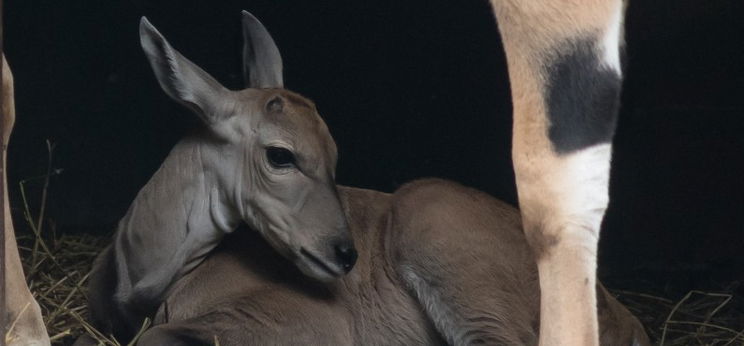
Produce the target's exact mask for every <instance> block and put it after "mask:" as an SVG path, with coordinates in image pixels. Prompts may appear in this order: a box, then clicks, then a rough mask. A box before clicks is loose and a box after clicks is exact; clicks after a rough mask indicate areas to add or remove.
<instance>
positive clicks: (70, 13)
mask: <svg viewBox="0 0 744 346" xmlns="http://www.w3.org/2000/svg"><path fill="white" fill-rule="evenodd" d="M242 9H246V10H249V11H251V12H253V13H254V14H255V15H256V16H257V17H258V18H260V19H261V20H262V21H263V23H264V24H265V25H266V26H267V28H268V29H269V31H270V32H271V33H272V35H273V36H274V38H275V40H276V42H277V44H278V46H279V48H280V50H281V51H282V54H283V58H284V63H285V82H286V83H285V84H286V85H287V87H288V88H290V89H292V90H295V91H297V92H300V93H302V94H304V95H306V96H308V97H310V98H311V99H314V100H315V101H316V103H317V104H318V107H319V109H320V112H321V114H322V115H323V116H324V118H325V120H326V121H327V123H328V125H329V127H330V129H331V132H332V133H333V135H334V137H335V139H336V141H337V143H338V146H339V153H340V161H339V166H338V181H339V183H342V184H347V185H354V186H359V187H368V188H374V189H379V190H383V191H392V190H394V189H395V188H396V187H398V186H400V185H401V184H403V183H405V182H407V181H410V180H412V179H415V178H418V177H426V176H435V177H445V178H449V179H453V180H455V181H458V182H461V183H464V184H466V185H470V186H474V187H477V188H479V189H481V190H484V191H486V192H489V193H491V194H493V195H495V196H497V197H499V198H501V199H504V200H506V201H508V202H510V203H512V204H515V203H516V197H515V196H516V193H515V187H514V176H513V172H512V168H511V163H510V141H511V139H510V132H511V131H510V130H511V114H510V113H511V105H510V102H509V85H508V79H507V74H506V66H505V61H504V56H503V52H502V48H501V45H500V41H499V37H498V32H497V29H496V25H495V21H494V19H493V18H492V14H491V10H490V7H489V5H488V3H487V1H486V0H472V1H443V0H427V1H424V0H406V1H362V0H337V1H322V2H314V1H289V0H287V1H274V0H266V1H235V0H231V1H214V2H208V1H194V0H189V1H184V0H178V1H175V0H168V1H152V0H131V1H100V0H89V1H83V0H78V1H58V0H6V1H5V23H6V24H5V25H6V26H5V33H6V37H5V39H6V41H5V47H6V54H7V57H8V60H9V62H10V65H11V67H12V69H13V71H14V73H15V78H16V100H17V114H18V116H17V117H18V119H17V123H16V129H15V132H14V135H13V141H12V143H11V147H10V156H9V162H10V164H9V165H10V167H9V169H10V184H11V192H12V193H13V195H12V202H11V203H12V205H13V206H15V207H17V209H16V210H15V211H14V213H15V215H14V216H16V217H17V219H16V222H17V224H20V223H21V222H22V221H21V218H20V215H21V214H20V211H19V210H18V207H19V206H20V201H19V199H18V188H17V182H18V181H19V180H20V179H25V178H29V177H34V176H38V175H41V174H44V172H45V171H46V162H47V153H46V146H45V143H44V141H45V140H46V139H51V140H52V141H54V142H55V143H56V144H57V150H56V151H55V157H54V161H53V166H54V167H56V168H63V169H64V171H63V173H62V174H61V175H58V176H55V177H54V178H53V179H52V182H51V186H50V190H49V203H48V208H49V210H48V215H49V217H50V218H51V219H52V220H53V221H54V224H56V229H57V232H60V233H64V232H68V233H72V232H96V233H99V234H106V233H107V232H110V231H111V230H112V229H113V227H114V225H115V222H116V221H117V220H118V218H120V217H121V216H122V215H123V214H124V212H125V211H126V208H127V207H128V205H129V203H130V202H131V200H132V199H133V198H134V196H135V194H136V192H137V191H138V189H139V188H140V187H141V186H142V185H143V184H144V183H145V182H146V181H147V179H148V178H149V177H150V175H151V174H152V173H153V172H154V171H155V170H156V169H157V167H158V165H159V164H160V162H161V161H162V160H163V158H164V157H165V155H167V153H168V151H169V150H170V148H171V147H172V146H173V144H174V143H175V142H176V141H177V140H178V139H179V138H180V137H181V136H182V135H183V134H184V133H185V132H186V131H187V130H188V129H189V128H191V127H193V126H198V122H197V121H196V119H195V117H194V116H192V115H191V114H189V113H188V112H187V111H186V110H184V109H182V108H180V107H179V106H177V105H176V104H175V103H174V102H171V101H170V100H169V99H168V98H167V96H166V95H165V94H164V93H163V92H162V91H161V90H160V89H159V87H158V85H157V83H156V81H155V79H154V77H153V75H152V72H151V71H150V68H149V65H147V62H146V60H145V58H144V55H143V54H142V52H141V49H140V47H139V37H138V22H139V17H140V16H142V15H146V16H148V17H149V19H150V20H151V22H152V23H153V24H154V25H155V26H157V27H158V28H159V29H160V31H161V32H162V33H163V34H164V35H165V36H166V37H167V38H168V39H169V40H170V42H171V43H172V44H173V46H174V47H175V48H176V49H178V50H180V51H181V52H182V53H183V54H184V55H185V56H187V57H189V58H190V59H192V60H193V61H194V62H196V63H197V64H199V65H200V66H202V67H203V68H204V69H205V70H206V71H208V72H209V73H211V74H213V75H214V76H215V77H216V78H217V79H218V80H220V81H221V82H222V83H224V84H225V85H226V86H228V87H230V88H239V87H240V86H241V85H242V81H241V73H240V43H241V36H240V31H239V29H240V10H242ZM743 13H744V2H742V1H741V0H730V1H723V0H720V1H719V0H716V1H706V0H697V1H692V0H675V1H644V0H636V1H633V2H631V4H630V6H629V8H628V13H627V19H626V23H627V25H626V40H627V49H626V53H627V60H626V68H625V71H626V80H625V83H624V92H623V101H622V111H621V117H620V123H619V128H618V131H617V135H616V140H615V147H614V150H615V154H614V161H613V169H612V182H611V199H612V201H611V204H610V208H609V211H608V213H607V217H606V222H605V225H604V228H603V231H602V239H601V247H600V273H601V274H602V276H603V277H605V278H606V279H607V280H609V281H611V282H612V283H611V286H620V287H626V286H627V287H635V288H640V289H644V288H649V287H651V286H654V287H666V288H667V289H669V287H671V290H673V291H679V292H685V291H686V290H687V289H691V288H701V289H731V290H737V289H738V290H742V286H741V285H740V284H739V282H738V280H740V279H742V278H744V270H743V269H742V268H744V254H743V252H744V136H743V135H742V134H743V133H744V68H743V67H742V66H744V37H742V35H743V34H744V20H742V19H741V18H742V14H743ZM29 184H30V190H29V194H30V196H31V200H32V203H34V204H33V205H34V208H35V203H38V202H37V201H38V196H39V192H40V187H41V181H40V180H36V181H34V182H32V183H29Z"/></svg>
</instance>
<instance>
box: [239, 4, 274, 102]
mask: <svg viewBox="0 0 744 346" xmlns="http://www.w3.org/2000/svg"><path fill="white" fill-rule="evenodd" d="M243 78H244V80H245V84H246V87H247V88H259V89H260V88H283V87H284V76H283V74H282V56H281V55H280V54H279V48H277V47H276V44H275V43H274V39H273V38H271V35H269V32H268V31H267V30H266V28H265V27H264V26H263V24H261V22H260V21H259V20H258V19H257V18H256V17H254V16H253V15H252V14H250V13H249V12H248V11H243Z"/></svg>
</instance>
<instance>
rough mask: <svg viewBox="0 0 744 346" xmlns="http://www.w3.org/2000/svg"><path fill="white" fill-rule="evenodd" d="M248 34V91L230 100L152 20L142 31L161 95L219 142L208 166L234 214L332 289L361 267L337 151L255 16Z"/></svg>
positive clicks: (247, 20) (247, 22)
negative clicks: (340, 188) (339, 184)
mask: <svg viewBox="0 0 744 346" xmlns="http://www.w3.org/2000/svg"><path fill="white" fill-rule="evenodd" d="M243 32H244V38H245V43H244V48H243V55H244V56H243V58H244V74H245V77H246V83H247V89H244V90H240V91H232V90H228V89H226V88H224V87H223V86H222V85H220V83H219V82H217V81H216V80H215V79H214V78H212V77H211V76H210V75H209V74H207V73H206V72H204V71H203V70H202V69H200V68H199V67H198V66H196V65H195V64H194V63H192V62H191V61H189V60H188V59H186V58H184V57H183V56H182V55H181V54H180V53H179V52H177V51H176V50H175V49H173V47H171V46H170V44H169V43H168V42H167V41H166V40H165V38H164V37H163V36H162V35H161V34H160V33H159V32H158V31H157V29H155V27H153V26H152V25H151V24H150V23H149V22H148V21H147V19H146V18H144V17H143V18H142V21H141V22H140V40H141V43H142V48H143V49H144V51H145V55H146V56H147V58H148V59H149V61H150V65H151V66H152V68H153V70H154V72H155V76H156V78H157V80H158V82H159V83H160V86H161V87H162V88H163V90H165V92H166V93H167V94H168V95H169V96H170V97H171V98H173V99H174V100H176V101H177V102H179V103H181V104H182V105H184V106H186V107H187V108H189V109H190V110H191V111H193V112H194V113H196V115H198V116H199V117H200V118H201V120H203V122H204V124H205V126H206V128H207V129H208V130H207V132H208V137H209V139H210V140H211V141H212V142H215V143H216V144H215V145H214V146H213V147H215V148H217V149H216V150H212V151H211V152H210V153H209V154H203V155H202V158H203V160H202V161H203V162H202V163H201V164H203V165H205V171H209V172H213V173H211V174H214V175H215V176H216V177H217V178H216V179H217V181H219V182H222V183H223V184H224V186H228V187H230V188H229V190H230V191H227V192H226V193H224V195H227V196H228V197H227V198H226V199H227V200H228V202H227V203H226V204H227V205H228V207H229V208H232V209H234V210H232V212H234V213H236V214H238V215H240V217H241V218H242V220H243V221H245V222H246V223H247V224H248V225H249V226H251V227H252V228H254V229H256V230H258V231H259V232H260V233H261V234H262V235H263V237H264V238H265V239H266V240H267V241H268V242H269V243H270V244H271V245H272V246H273V247H274V248H275V249H276V250H277V251H279V252H280V253H282V254H283V255H284V256H285V257H287V258H289V259H290V260H292V261H294V262H295V264H296V265H297V266H298V267H299V268H300V270H302V272H304V273H305V274H307V275H309V276H311V277H314V278H317V279H319V280H323V281H327V280H331V279H333V278H336V277H339V276H341V275H343V274H345V273H346V272H348V271H349V270H351V268H352V266H353V265H354V262H355V261H356V251H355V249H354V245H353V242H352V239H351V234H350V232H349V228H348V224H347V222H346V218H345V215H344V212H343V209H342V207H341V204H340V202H339V199H338V194H337V191H336V185H335V182H334V175H335V168H336V145H335V143H334V141H333V138H332V137H331V135H330V133H329V132H328V128H327V127H326V125H325V123H324V122H323V120H321V118H320V116H319V115H318V112H317V110H316V108H315V105H314V104H313V103H312V102H311V101H309V100H307V99H305V98H304V97H302V96H300V95H298V94H295V93H293V92H290V91H288V90H285V89H284V88H283V76H282V61H281V57H280V55H279V51H278V49H277V47H276V45H275V44H274V41H273V39H272V38H271V36H270V35H269V33H268V32H267V31H266V29H265V28H264V27H263V25H262V24H261V23H260V22H259V21H258V20H257V19H256V18H255V17H253V16H252V15H251V14H249V13H248V12H243Z"/></svg>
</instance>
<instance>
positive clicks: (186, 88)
mask: <svg viewBox="0 0 744 346" xmlns="http://www.w3.org/2000/svg"><path fill="white" fill-rule="evenodd" d="M139 33H140V43H141V44H142V49H143V50H144V51H145V55H146V56H147V59H148V60H149V61H150V66H152V70H153V71H154V72H155V77H156V78H157V80H158V83H160V86H161V87H162V88H163V90H164V91H165V93H166V94H168V96H170V97H171V98H172V99H174V100H176V101H177V102H178V103H180V104H182V105H184V106H186V107H187V108H189V109H191V110H192V111H193V112H194V113H196V114H197V115H198V116H199V117H200V118H201V119H202V120H203V121H204V122H205V123H207V125H209V126H210V127H214V126H215V125H217V123H219V122H220V120H222V119H223V118H226V117H228V115H227V114H226V113H225V112H224V111H222V110H221V107H220V104H221V102H223V101H224V98H225V95H226V94H227V92H228V90H227V89H225V87H223V86H222V85H221V84H220V83H219V82H217V81H216V80H215V79H214V78H212V76H210V75H209V74H208V73H206V72H204V70H202V69H201V68H199V66H196V65H195V64H194V63H192V62H191V61H189V60H188V59H186V58H185V57H183V56H182V55H181V53H179V52H178V51H176V50H175V49H173V47H171V45H170V44H169V43H168V41H166V40H165V37H163V35H161V34H160V32H158V30H157V29H155V27H154V26H153V25H152V24H150V22H149V21H148V20H147V18H145V17H142V19H141V20H140V27H139Z"/></svg>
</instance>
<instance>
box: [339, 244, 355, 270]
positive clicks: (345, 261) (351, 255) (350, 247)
mask: <svg viewBox="0 0 744 346" xmlns="http://www.w3.org/2000/svg"><path fill="white" fill-rule="evenodd" d="M335 248H336V259H337V260H338V262H339V263H340V264H341V267H342V268H344V271H345V272H347V273H348V272H349V271H351V268H354V264H355V263H356V260H357V256H358V255H357V252H356V249H354V244H352V243H341V244H338V245H336V246H335Z"/></svg>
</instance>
